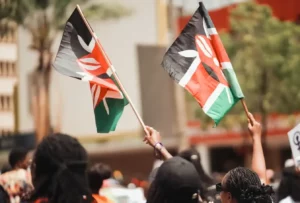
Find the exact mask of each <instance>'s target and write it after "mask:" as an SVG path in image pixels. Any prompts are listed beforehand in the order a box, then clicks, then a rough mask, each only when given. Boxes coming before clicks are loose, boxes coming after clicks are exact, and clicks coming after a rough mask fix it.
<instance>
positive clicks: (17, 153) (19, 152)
mask: <svg viewBox="0 0 300 203" xmlns="http://www.w3.org/2000/svg"><path fill="white" fill-rule="evenodd" d="M28 153H29V150H28V149H25V148H14V149H13V150H11V152H10V153H9V157H8V162H9V164H10V166H11V168H15V167H16V166H17V165H18V163H20V162H22V161H24V160H25V159H26V156H27V154H28Z"/></svg>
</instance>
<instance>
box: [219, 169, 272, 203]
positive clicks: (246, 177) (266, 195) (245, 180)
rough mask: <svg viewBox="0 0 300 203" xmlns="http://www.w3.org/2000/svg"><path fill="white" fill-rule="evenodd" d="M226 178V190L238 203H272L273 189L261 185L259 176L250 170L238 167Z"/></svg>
mask: <svg viewBox="0 0 300 203" xmlns="http://www.w3.org/2000/svg"><path fill="white" fill-rule="evenodd" d="M225 177H226V179H225V183H224V186H223V187H224V190H225V191H227V192H230V193H231V195H232V197H233V198H235V199H236V200H237V202H238V203H252V202H255V203H272V198H271V195H272V194H274V191H273V189H272V187H271V186H269V185H264V184H261V180H260V178H259V177H258V175H257V174H256V173H255V172H253V171H251V170H250V169H248V168H244V167H237V168H235V169H232V170H230V171H229V172H228V173H227V175H226V176H225Z"/></svg>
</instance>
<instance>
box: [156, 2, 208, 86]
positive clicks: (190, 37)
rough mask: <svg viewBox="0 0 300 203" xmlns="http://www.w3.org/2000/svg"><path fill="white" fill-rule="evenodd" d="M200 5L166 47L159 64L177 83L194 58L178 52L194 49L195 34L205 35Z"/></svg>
mask: <svg viewBox="0 0 300 203" xmlns="http://www.w3.org/2000/svg"><path fill="white" fill-rule="evenodd" d="M201 5H202V3H200V7H199V8H198V9H197V10H196V12H195V13H194V15H193V16H192V18H191V19H190V21H189V22H188V24H187V25H186V26H185V28H184V29H183V30H182V32H181V34H180V35H179V37H178V38H177V39H176V40H175V41H174V43H173V44H172V45H171V47H170V48H169V49H168V51H167V52H166V54H165V55H164V58H163V61H162V64H161V65H162V67H163V68H164V69H165V70H166V71H167V73H168V74H169V75H170V76H171V77H172V78H173V79H174V80H175V81H176V82H177V83H179V81H180V80H181V78H182V77H183V76H184V75H185V73H186V72H187V70H188V69H189V67H190V66H191V64H192V62H193V61H194V58H188V57H184V56H181V55H180V54H179V52H181V51H186V50H195V51H196V50H197V49H196V44H195V36H196V35H206V32H205V29H204V26H205V25H204V18H203V16H202V14H201V13H203V11H202V9H201V8H202V7H201Z"/></svg>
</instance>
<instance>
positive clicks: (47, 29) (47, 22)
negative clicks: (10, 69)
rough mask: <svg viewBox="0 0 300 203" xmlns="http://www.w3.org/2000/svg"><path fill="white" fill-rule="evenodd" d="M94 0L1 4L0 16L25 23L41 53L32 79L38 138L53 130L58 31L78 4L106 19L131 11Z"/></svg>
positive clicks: (88, 13)
mask: <svg viewBox="0 0 300 203" xmlns="http://www.w3.org/2000/svg"><path fill="white" fill-rule="evenodd" d="M90 2H91V0H26V1H24V0H10V1H8V2H7V3H6V4H5V5H1V6H0V20H1V21H2V22H7V23H12V22H14V23H16V24H17V25H20V26H23V27H24V28H25V29H26V30H27V31H28V32H29V33H30V34H31V37H32V40H31V45H30V49H32V50H34V51H36V52H37V53H38V56H39V60H38V65H37V67H36V69H35V70H34V72H33V73H32V77H31V79H30V82H31V84H30V85H31V104H32V111H33V115H34V120H35V129H36V134H37V142H39V141H40V140H41V139H42V138H43V137H44V136H46V135H47V134H48V133H49V132H50V130H51V126H50V113H49V111H50V109H49V108H50V107H49V106H50V105H49V85H50V79H51V78H50V75H51V70H52V68H51V63H52V59H53V54H52V52H51V48H52V45H53V42H54V39H55V37H56V35H57V34H58V32H59V31H60V30H61V29H62V28H63V27H64V24H65V22H66V20H67V18H68V13H70V12H71V11H72V10H73V9H74V8H75V6H76V4H83V5H84V6H85V7H83V8H84V13H85V16H86V17H87V18H89V17H93V16H95V17H97V19H102V20H106V19H109V18H119V17H121V16H124V15H128V14H129V13H130V10H128V9H127V8H124V7H122V6H121V5H119V4H104V3H97V4H91V3H90Z"/></svg>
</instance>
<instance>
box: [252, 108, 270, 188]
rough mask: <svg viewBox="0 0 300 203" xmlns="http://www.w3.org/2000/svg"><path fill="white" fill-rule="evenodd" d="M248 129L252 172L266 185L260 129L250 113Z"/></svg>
mask: <svg viewBox="0 0 300 203" xmlns="http://www.w3.org/2000/svg"><path fill="white" fill-rule="evenodd" d="M248 129H249V131H250V134H251V137H252V141H253V154H252V170H253V171H255V172H256V173H257V174H258V176H259V178H260V179H261V180H262V182H263V183H265V184H268V183H267V181H268V180H267V177H266V172H267V168H266V162H265V156H264V152H263V147H262V143H261V132H262V129H261V125H260V123H259V122H257V121H256V120H255V119H254V117H253V115H252V114H251V113H249V119H248Z"/></svg>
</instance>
